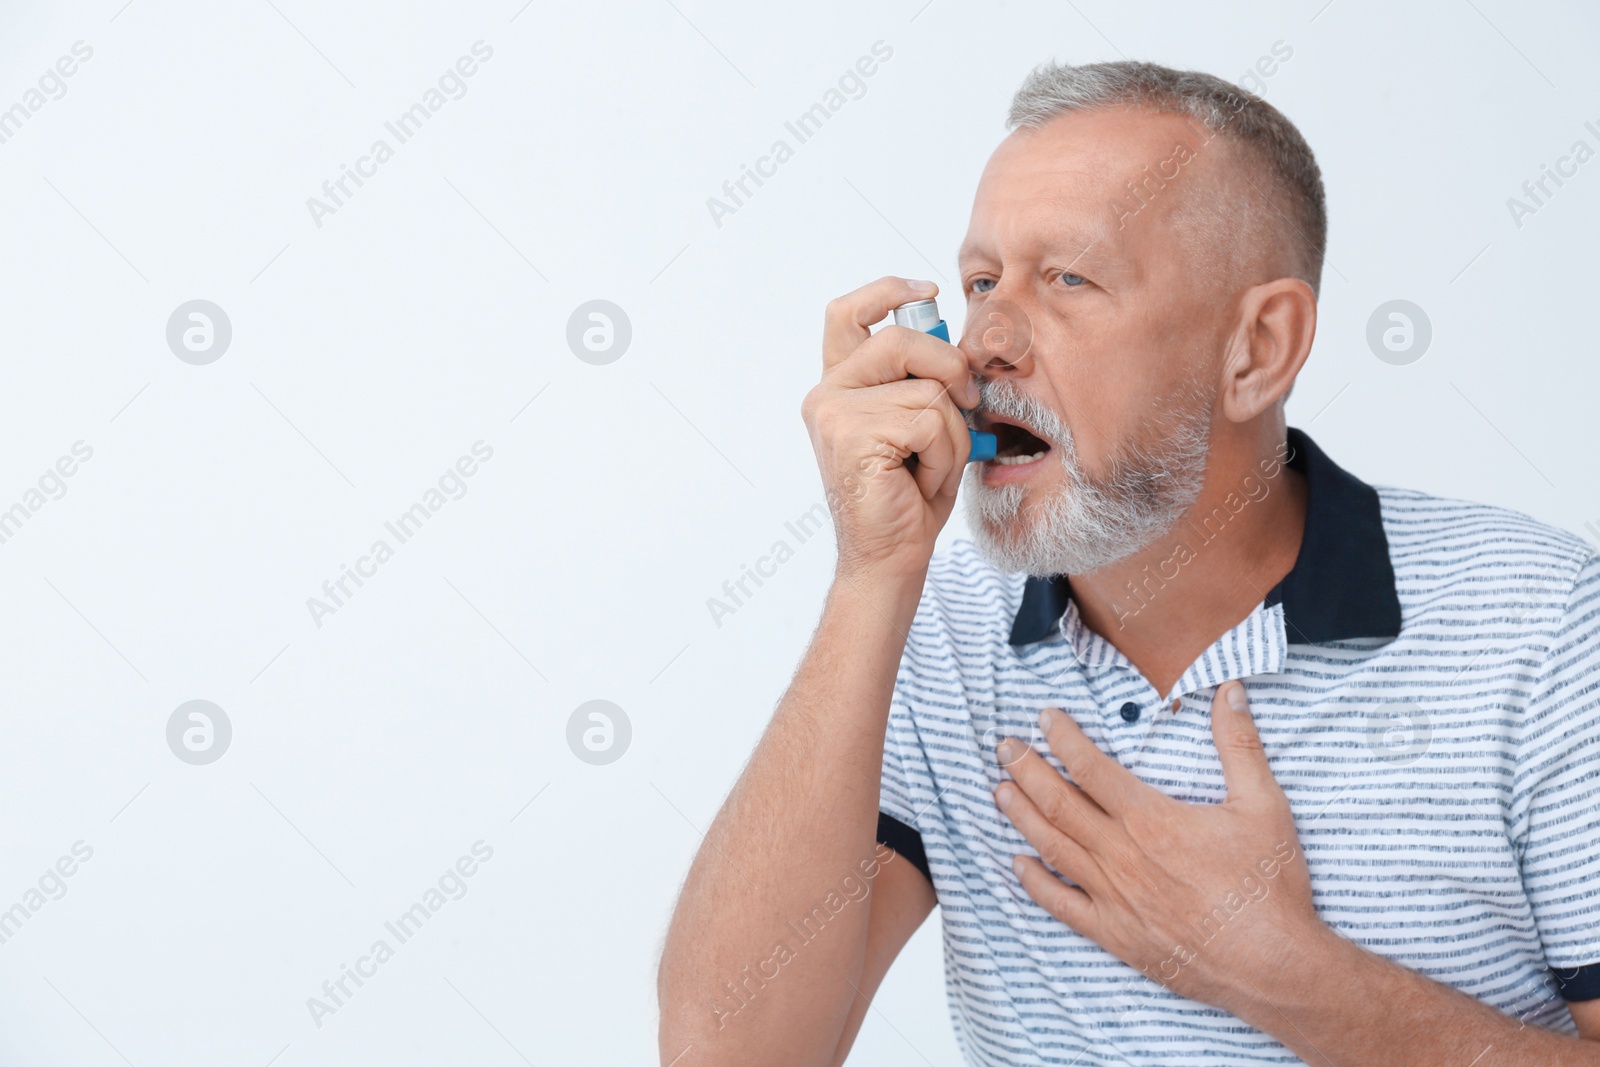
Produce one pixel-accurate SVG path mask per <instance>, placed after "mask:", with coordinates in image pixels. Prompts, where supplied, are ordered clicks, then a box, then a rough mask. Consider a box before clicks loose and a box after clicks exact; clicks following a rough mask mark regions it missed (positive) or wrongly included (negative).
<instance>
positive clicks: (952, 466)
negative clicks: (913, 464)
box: [912, 383, 972, 500]
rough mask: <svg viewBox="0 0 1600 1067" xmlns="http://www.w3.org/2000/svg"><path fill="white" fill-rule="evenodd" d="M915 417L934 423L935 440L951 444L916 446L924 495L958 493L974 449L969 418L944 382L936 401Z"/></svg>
mask: <svg viewBox="0 0 1600 1067" xmlns="http://www.w3.org/2000/svg"><path fill="white" fill-rule="evenodd" d="M936 384H937V383H936ZM912 421H913V422H923V423H926V424H928V425H929V426H930V427H933V428H934V429H933V440H934V442H935V443H936V444H938V445H940V446H944V445H948V450H946V448H944V447H939V448H937V449H936V450H935V451H933V452H931V453H930V452H923V451H922V450H921V449H918V450H917V475H916V477H917V486H918V487H919V488H920V489H921V490H922V495H923V496H924V497H925V498H927V499H929V500H932V499H933V497H934V495H935V494H937V493H943V494H944V495H946V496H955V494H956V490H957V489H959V488H960V487H961V475H962V472H963V471H965V470H966V466H967V457H968V456H969V455H971V453H972V437H971V436H970V435H969V434H968V433H967V422H966V420H965V419H964V418H962V416H961V412H960V411H959V410H957V408H956V406H955V404H954V403H952V402H951V400H950V397H949V394H948V393H946V392H945V391H944V388H943V387H942V386H941V387H940V389H939V394H938V396H937V397H936V398H935V399H934V402H932V403H930V404H928V405H927V406H926V407H924V408H923V409H922V410H921V411H919V412H917V413H916V415H914V416H912Z"/></svg>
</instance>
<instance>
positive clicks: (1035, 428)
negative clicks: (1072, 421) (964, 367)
mask: <svg viewBox="0 0 1600 1067" xmlns="http://www.w3.org/2000/svg"><path fill="white" fill-rule="evenodd" d="M979 413H987V414H989V415H990V416H992V417H994V418H997V419H1002V420H1004V421H1006V422H1014V423H1017V424H1019V425H1021V426H1024V427H1026V428H1027V429H1028V430H1029V431H1030V432H1032V433H1033V434H1034V435H1035V436H1037V437H1039V438H1042V439H1043V440H1045V441H1048V442H1049V443H1050V444H1051V445H1054V446H1056V447H1058V448H1061V449H1063V450H1065V451H1067V452H1069V453H1070V452H1071V450H1072V444H1073V442H1072V431H1071V430H1070V429H1068V428H1067V424H1066V423H1065V422H1063V421H1062V419H1061V416H1060V415H1058V414H1056V412H1055V411H1054V410H1053V409H1052V408H1049V407H1046V406H1045V405H1044V404H1043V403H1042V402H1041V401H1039V400H1038V399H1037V398H1036V397H1033V396H1031V395H1029V394H1028V393H1025V392H1023V391H1022V390H1021V389H1020V388H1018V386H1017V383H1016V382H1014V381H1012V380H1011V379H1010V378H990V379H987V380H985V381H980V382H979V383H978V406H977V407H976V408H974V409H973V414H974V415H977V414H979Z"/></svg>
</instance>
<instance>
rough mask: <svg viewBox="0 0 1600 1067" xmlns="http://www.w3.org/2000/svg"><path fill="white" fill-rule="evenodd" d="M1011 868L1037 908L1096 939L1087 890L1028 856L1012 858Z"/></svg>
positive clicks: (1091, 905)
mask: <svg viewBox="0 0 1600 1067" xmlns="http://www.w3.org/2000/svg"><path fill="white" fill-rule="evenodd" d="M1011 869H1012V871H1014V872H1015V873H1016V876H1017V879H1018V880H1019V881H1021V882H1022V888H1023V889H1024V890H1026V891H1027V894H1028V895H1029V896H1030V897H1032V898H1033V899H1034V901H1035V902H1036V903H1038V905H1039V906H1040V907H1041V908H1043V909H1044V910H1045V911H1048V912H1049V913H1050V914H1051V915H1053V916H1055V917H1056V918H1057V919H1059V920H1060V921H1061V922H1064V923H1066V924H1067V925H1068V926H1070V927H1072V928H1073V929H1074V930H1076V931H1077V932H1078V933H1080V934H1082V935H1083V936H1084V937H1087V938H1089V939H1090V940H1092V941H1099V940H1100V939H1099V938H1098V937H1096V936H1095V932H1096V929H1097V926H1096V923H1095V911H1094V901H1093V900H1092V899H1090V897H1089V894H1088V893H1085V892H1084V891H1083V890H1082V889H1079V888H1078V887H1076V886H1070V885H1067V884H1066V883H1064V882H1062V881H1061V879H1059V878H1057V877H1056V876H1055V875H1053V874H1051V873H1050V872H1049V871H1048V870H1047V869H1045V865H1044V864H1042V863H1040V862H1039V861H1038V860H1036V859H1034V858H1033V857H1032V856H1018V857H1017V858H1016V859H1015V860H1013V861H1012V863H1011Z"/></svg>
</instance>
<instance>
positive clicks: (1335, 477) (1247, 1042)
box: [659, 63, 1600, 1067]
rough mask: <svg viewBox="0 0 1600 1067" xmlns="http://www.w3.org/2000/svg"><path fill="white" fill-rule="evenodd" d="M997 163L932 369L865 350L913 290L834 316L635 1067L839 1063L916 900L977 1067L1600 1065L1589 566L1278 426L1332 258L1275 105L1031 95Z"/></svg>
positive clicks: (1110, 88)
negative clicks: (713, 814)
mask: <svg viewBox="0 0 1600 1067" xmlns="http://www.w3.org/2000/svg"><path fill="white" fill-rule="evenodd" d="M1009 125H1010V126H1011V127H1012V128H1013V131H1014V132H1012V133H1011V134H1010V136H1008V137H1007V138H1006V139H1005V140H1004V141H1003V142H1002V143H1001V145H1000V146H999V148H998V149H997V150H996V152H995V153H994V156H993V157H992V158H991V159H990V161H989V164H988V167H987V169H986V170H985V172H984V174H983V177H982V179H981V182H980V184H979V188H978V191H977V196H976V201H975V204H974V207H973V213H972V219H971V224H970V228H969V231H968V235H967V238H966V241H965V243H964V245H963V247H962V249H961V253H960V272H961V285H962V290H963V295H964V296H965V297H966V299H967V312H966V319H967V322H968V324H969V327H968V335H967V337H966V338H964V339H963V341H962V344H961V346H960V347H959V348H957V347H955V346H951V345H949V344H946V343H944V342H943V341H941V340H938V339H936V338H934V337H931V336H928V335H924V334H919V333H916V332H913V331H910V330H906V329H901V328H895V327H890V328H886V329H883V330H881V331H879V332H878V333H877V334H876V335H871V334H870V333H869V327H870V326H871V325H872V324H874V323H876V322H878V321H880V320H882V319H883V317H884V316H885V315H886V314H887V313H888V312H889V310H890V309H891V308H893V307H895V306H897V305H899V304H902V303H905V302H907V301H910V300H914V299H919V298H926V297H929V296H931V295H932V294H933V292H934V287H933V286H932V285H931V284H930V283H923V282H907V281H904V280H901V279H896V278H885V279H882V280H881V281H878V282H875V283H873V284H871V285H868V286H865V287H864V288H862V289H859V290H857V291H856V292H854V293H851V294H850V295H848V296H845V297H843V298H841V299H838V300H835V301H834V302H833V303H832V304H830V305H829V308H828V314H827V322H826V329H825V336H824V343H823V361H824V372H823V377H822V381H821V384H819V385H818V386H817V387H816V388H815V389H814V390H813V391H812V392H811V393H810V395H809V396H808V397H807V398H806V401H805V404H804V408H803V413H804V415H805V419H806V423H807V426H808V427H809V429H810V432H811V438H812V443H813V445H814V447H815V450H816V453H817V456H818V460H819V464H820V467H821V470H822V476H823V479H824V482H825V484H826V485H827V487H828V490H829V494H830V501H831V503H832V505H833V510H834V515H835V525H836V529H837V534H838V545H839V560H838V567H837V573H836V579H835V582H834V584H833V587H832V589H831V590H830V592H829V595H828V599H827V604H826V607H825V609H824V612H823V616H822V620H821V623H820V625H819V626H818V629H817V632H816V635H815V637H814V639H813V641H812V644H811V646H810V648H809V650H808V651H807V653H806V655H805V658H804V660H803V661H802V663H801V665H800V667H799V670H798V671H797V673H796V675H795V678H794V681H793V683H792V685H791V686H790V688H789V690H788V691H787V693H785V695H784V697H783V699H782V701H781V703H780V704H779V706H778V709H777V711H776V712H775V714H774V715H773V718H772V722H771V725H770V726H769V727H768V729H767V731H766V734H765V735H764V737H763V739H762V741H761V743H760V745H759V746H758V747H757V749H756V751H755V753H754V755H753V756H752V758H751V760H750V763H749V766H748V767H747V768H746V769H745V771H744V773H743V775H742V776H741V777H740V779H739V781H738V784H737V785H736V787H735V788H734V790H733V793H732V795H731V796H730V797H729V798H728V801H727V803H726V804H725V805H724V807H723V809H722V811H721V813H720V814H719V815H718V817H717V819H716V821H715V823H714V824H713V826H712V828H711V830H710V831H709V832H708V833H707V835H706V839H705V843H704V845H703V846H702V848H701V850H700V853H699V855H698V856H697V857H696V860H695V863H694V865H693V868H692V870H691V871H690V874H689V878H688V881H687V883H686V885H685V887H684V890H683V894H682V897H681V899H680V901H679V904H678V908H677V912H676V914H675V915H674V918H673V922H672V927H671V930H670V932H669V935H668V941H667V945H666V949H665V953H664V956H663V959H662V963H661V972H660V979H659V990H660V998H661V1012H662V1014H661V1051H662V1054H663V1058H664V1062H672V1061H674V1060H676V1062H678V1063H680V1064H681V1065H682V1067H689V1065H701V1064H724V1063H726V1064H752V1063H760V1064H775V1063H785V1064H829V1063H839V1062H842V1060H843V1059H844V1057H845V1055H846V1054H847V1052H848V1050H849V1047H850V1044H851V1042H852V1040H853V1038H854V1036H855V1034H856V1031H857V1029H858V1027H859V1026H860V1024H861V1021H862V1018H863V1016H864V1014H865V1012H866V1011H867V1009H868V1005H869V1001H870V998H871V997H872V995H873V992H874V991H875V990H876V988H877V986H878V983H879V981H880V980H881V979H882V977H883V975H884V973H885V971H886V970H887V969H888V967H889V965H890V963H891V962H892V961H893V959H894V957H895V955H896V953H897V952H898V951H899V950H900V948H901V947H902V946H903V945H904V944H905V942H906V940H907V939H908V938H909V937H910V936H911V934H912V933H913V932H914V931H915V930H916V928H917V927H918V926H919V925H920V924H921V922H922V921H923V919H924V918H925V917H926V916H927V915H928V914H929V912H930V911H931V910H932V909H933V907H934V905H935V904H936V903H938V904H941V905H942V909H941V914H942V917H943V925H944V935H945V963H946V973H947V981H948V985H949V990H950V1000H951V1007H952V1014H953V1017H954V1021H955V1025H956V1030H957V1036H958V1039H959V1041H960V1044H961V1047H962V1049H963V1050H964V1052H965V1054H966V1056H967V1057H968V1059H969V1060H970V1061H971V1062H973V1063H979V1064H1025V1063H1026V1064H1038V1063H1059V1064H1080V1065H1090V1064H1223V1065H1229V1067H1235V1065H1240V1064H1280V1063H1294V1062H1297V1060H1304V1061H1306V1062H1310V1063H1315V1064H1335V1065H1341V1067H1343V1065H1351V1067H1354V1065H1358V1064H1359V1065H1372V1064H1407V1065H1411V1064H1435V1063H1436V1064H1452V1065H1459V1067H1469V1065H1472V1067H1490V1065H1491V1064H1541V1065H1549V1064H1600V1044H1596V1043H1594V1041H1593V1039H1596V1038H1600V1001H1597V1000H1595V999H1593V998H1597V997H1600V829H1597V826H1596V812H1597V807H1600V559H1597V557H1596V555H1595V554H1594V553H1593V552H1592V551H1591V550H1590V549H1589V548H1588V547H1587V546H1586V544H1585V543H1584V542H1582V541H1581V540H1580V539H1578V538H1576V537H1573V536H1571V535H1569V534H1566V533H1563V532H1561V531H1558V530H1554V529H1551V528H1549V527H1546V526H1542V525H1540V524H1539V523H1536V522H1534V521H1533V520H1531V519H1529V518H1526V517H1525V516H1522V515H1518V514H1515V513H1512V512H1509V511H1504V510H1500V509H1496V508H1490V507H1485V506H1479V505H1474V504H1469V503H1464V502H1458V501H1448V500H1440V499H1436V498H1433V497H1429V496H1426V495H1424V494H1421V493H1417V492H1411V491H1406V490H1399V489H1389V488H1383V489H1374V488H1373V487H1371V486H1368V485H1366V484H1365V483H1363V482H1362V481H1360V480H1359V479H1357V478H1355V477H1354V476H1353V475H1351V474H1349V473H1347V472H1345V471H1344V470H1342V469H1341V468H1339V467H1338V466H1337V465H1336V464H1335V463H1334V462H1333V460H1331V459H1330V458H1329V457H1328V456H1327V455H1326V454H1324V453H1323V451H1322V450H1321V449H1320V448H1318V446H1317V445H1316V444H1315V443H1314V442H1313V441H1312V440H1311V439H1310V438H1309V437H1308V436H1307V435H1306V434H1304V433H1303V432H1300V431H1299V430H1295V429H1290V428H1289V427H1287V425H1286V423H1285V419H1284V400H1285V398H1286V396H1287V395H1288V392H1289V390H1290V387H1291V386H1292V384H1293V382H1294V378H1295V375H1296V374H1297V373H1298V372H1299V370H1300V368H1301V366H1302V365H1303V363H1304V361H1305V359H1306V357H1307V355H1308V353H1309V351H1310V348H1311V343H1312V336H1313V333H1314V332H1315V326H1316V296H1317V287H1318V282H1319V279H1320V274H1321V264H1322V249H1323V242H1324V235H1325V231H1326V222H1325V213H1324V204H1323V192H1322V183H1321V177H1320V173H1319V170H1318V168H1317V165H1316V163H1315V160H1314V159H1313V157H1312V154H1311V151H1310V149H1309V148H1308V147H1307V146H1306V144H1305V142H1304V140H1303V139H1302V137H1301V136H1300V134H1299V132H1298V131H1297V130H1296V129H1295V128H1294V126H1293V125H1292V124H1290V123H1289V122H1288V120H1287V119H1285V118H1284V117H1283V116H1282V115H1281V114H1279V113H1278V112H1277V111H1276V110H1275V109H1274V108H1272V107H1271V106H1269V105H1268V104H1266V103H1265V102H1263V101H1261V100H1259V99H1257V98H1254V97H1247V96H1245V95H1244V94H1242V93H1241V92H1240V91H1238V90H1237V89H1235V88H1234V87H1233V86H1230V85H1228V84H1227V83H1225V82H1221V81H1219V80H1218V79H1215V78H1212V77H1210V76H1207V75H1203V74H1194V73H1180V72H1177V71H1172V70H1168V69H1166V68H1162V67H1157V66H1153V65H1149V64H1141V63H1108V64H1097V65H1094V66H1086V67H1078V68H1073V67H1061V66H1047V67H1044V68H1041V69H1039V70H1037V71H1035V72H1034V73H1033V74H1032V75H1031V76H1030V77H1029V78H1028V79H1027V81H1026V82H1025V83H1024V85H1023V86H1022V88H1021V90H1020V91H1019V92H1018V94H1017V97H1016V99H1015V101H1014V103H1013V106H1012V109H1011V115H1010V123H1009ZM908 377H910V378H914V379H915V380H908ZM973 408H976V409H977V413H976V415H975V420H976V424H977V428H979V429H984V430H989V431H991V432H994V433H996V434H997V435H998V437H999V442H1000V454H999V456H998V457H997V458H996V459H995V460H993V461H990V462H987V463H983V464H974V465H972V466H971V467H970V468H968V467H967V466H966V458H967V453H968V450H969V445H968V435H967V428H968V427H967V424H966V422H965V421H964V419H963V415H962V409H973ZM913 457H914V458H913ZM963 482H964V488H965V494H966V499H967V506H968V513H969V516H970V520H971V525H972V529H973V534H974V537H975V543H967V542H957V544H956V545H955V547H954V548H953V549H952V550H950V551H949V552H947V553H942V554H940V555H939V556H937V557H934V556H933V544H934V538H935V536H936V535H937V533H938V532H939V530H940V529H941V528H942V526H943V525H944V523H945V521H946V519H947V518H948V517H949V515H950V512H951V509H952V507H953V506H954V503H955V497H956V492H957V489H958V487H961V486H962V483H963ZM875 840H876V843H877V847H876V848H875V847H874V846H875ZM1580 1035H1581V1036H1580ZM1585 1039H1590V1040H1585Z"/></svg>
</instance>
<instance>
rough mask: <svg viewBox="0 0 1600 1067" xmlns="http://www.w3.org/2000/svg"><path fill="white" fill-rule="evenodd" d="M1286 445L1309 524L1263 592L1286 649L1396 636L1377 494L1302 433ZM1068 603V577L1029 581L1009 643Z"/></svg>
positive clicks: (1028, 640)
mask: <svg viewBox="0 0 1600 1067" xmlns="http://www.w3.org/2000/svg"><path fill="white" fill-rule="evenodd" d="M1288 441H1289V455H1288V458H1287V460H1286V463H1287V465H1288V466H1289V467H1290V468H1292V469H1293V470H1296V471H1299V472H1300V473H1301V474H1302V475H1303V476H1304V477H1305V480H1306V527H1305V534H1304V536H1303V537H1302V539H1301V542H1300V555H1299V556H1297V557H1296V558H1295V561H1294V567H1293V568H1292V569H1291V570H1290V571H1289V573H1288V574H1286V575H1284V576H1283V580H1282V581H1280V582H1279V583H1278V584H1277V585H1275V586H1273V587H1272V591H1271V592H1269V593H1268V594H1267V599H1266V604H1267V606H1268V607H1272V606H1273V605H1275V604H1282V605H1283V621H1284V627H1285V629H1286V630H1287V632H1288V637H1289V643H1290V644H1297V645H1305V644H1311V645H1315V644H1322V643H1324V642H1327V641H1342V640H1345V639H1346V638H1352V637H1382V638H1386V639H1387V638H1393V637H1396V636H1398V635H1399V633H1400V597H1399V594H1398V593H1396V591H1395V585H1394V566H1393V564H1392V563H1390V561H1389V539H1388V537H1387V536H1386V535H1385V534H1384V532H1383V515H1382V512H1381V510H1380V508H1379V505H1378V492H1377V490H1375V489H1373V488H1372V486H1370V485H1368V484H1367V483H1366V482H1363V481H1362V480H1361V479H1359V478H1357V477H1356V476H1355V475H1353V474H1351V473H1349V472H1348V471H1346V470H1344V469H1343V468H1341V467H1340V466H1339V465H1338V464H1336V463H1334V462H1333V460H1331V459H1329V458H1328V456H1327V453H1325V452H1323V451H1322V449H1320V448H1318V447H1317V446H1316V443H1315V442H1313V441H1312V440H1311V438H1310V437H1308V436H1306V434H1305V433H1304V432H1302V431H1300V430H1297V429H1295V428H1294V427H1292V426H1291V427H1290V428H1289V433H1288ZM1071 599H1072V586H1071V584H1070V583H1069V582H1068V580H1067V577H1066V576H1065V575H1056V576H1055V577H1053V578H1034V577H1030V578H1029V579H1028V581H1027V584H1026V585H1025V586H1024V587H1023V591H1022V605H1021V607H1019V608H1018V609H1017V615H1016V618H1015V619H1013V620H1012V623H1011V643H1012V644H1013V645H1029V644H1032V643H1034V642H1035V641H1042V640H1044V639H1045V638H1046V637H1049V636H1050V634H1051V633H1052V632H1054V631H1055V629H1056V626H1057V624H1059V623H1060V621H1061V616H1062V615H1063V614H1065V612H1066V610H1067V602H1068V601H1069V600H1071Z"/></svg>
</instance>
